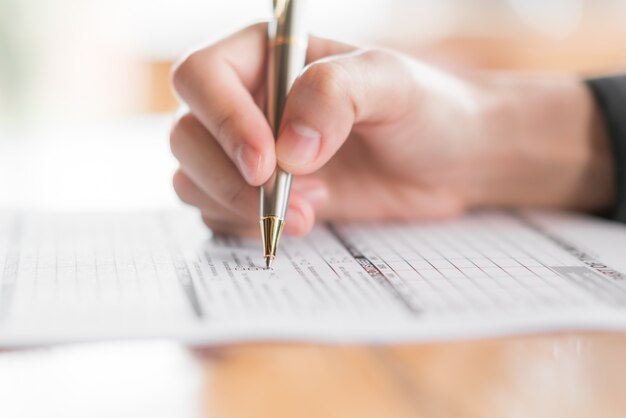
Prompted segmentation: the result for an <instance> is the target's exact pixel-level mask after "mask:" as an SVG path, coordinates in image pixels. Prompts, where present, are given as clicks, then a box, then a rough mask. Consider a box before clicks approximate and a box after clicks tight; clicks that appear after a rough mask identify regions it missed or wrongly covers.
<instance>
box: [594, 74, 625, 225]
mask: <svg viewBox="0 0 626 418" xmlns="http://www.w3.org/2000/svg"><path fill="white" fill-rule="evenodd" d="M586 83H587V85H588V86H589V88H590V89H591V92H592V93H593V96H594V98H595V101H596V104H597V106H598V109H599V110H600V113H601V114H602V116H603V118H604V122H605V125H606V128H607V134H608V136H609V142H610V145H611V148H612V151H613V158H614V163H615V185H616V206H615V210H614V212H613V214H612V217H613V218H614V219H616V220H618V221H622V222H626V74H625V75H615V76H610V77H602V78H593V79H589V80H586Z"/></svg>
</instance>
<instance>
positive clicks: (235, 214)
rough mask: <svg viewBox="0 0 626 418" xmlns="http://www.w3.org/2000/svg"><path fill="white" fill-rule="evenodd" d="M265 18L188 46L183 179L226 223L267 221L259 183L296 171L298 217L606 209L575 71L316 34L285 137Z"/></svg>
mask: <svg viewBox="0 0 626 418" xmlns="http://www.w3.org/2000/svg"><path fill="white" fill-rule="evenodd" d="M265 42H266V25H265V24H259V25H255V26H252V27H249V28H247V29H244V30H243V31H241V32H239V33H236V34H234V35H233V36H231V37H229V38H226V39H224V40H222V41H220V42H218V43H217V44H215V45H212V46H210V47H208V48H205V49H202V50H200V51H197V52H195V53H193V54H191V55H190V56H189V57H187V58H186V59H185V60H184V61H183V62H182V63H181V64H180V65H179V66H178V67H177V69H176V70H175V73H174V86H175V88H176V90H177V92H178V94H179V95H180V97H181V98H182V99H183V100H184V101H185V102H186V103H187V104H188V106H189V108H190V112H189V114H187V115H185V116H183V117H182V118H181V119H180V120H179V121H178V122H177V124H176V125H175V126H174V128H173V130H172V133H171V148H172V152H173V153H174V155H175V156H176V158H177V159H178V160H179V161H180V169H179V171H178V172H177V173H176V174H175V176H174V187H175V189H176V192H177V193H178V195H179V196H180V198H181V199H182V200H183V201H185V202H187V203H189V204H192V205H195V206H197V207H198V208H200V210H201V212H202V216H203V219H204V221H205V223H206V224H207V225H208V226H209V227H210V228H212V229H214V230H216V231H219V232H228V233H237V234H249V233H258V230H259V226H258V205H259V203H258V200H259V197H258V186H259V185H261V184H263V183H264V182H265V181H266V180H267V179H268V178H269V177H270V176H271V174H272V172H273V170H274V168H275V166H276V164H278V165H280V166H281V167H282V168H283V169H285V170H287V171H289V172H291V173H293V174H294V176H295V178H294V183H293V189H292V194H291V199H290V204H289V209H288V214H287V220H286V223H285V231H286V232H287V233H290V234H296V235H302V234H306V233H307V232H308V231H310V229H311V228H312V226H313V224H314V222H315V219H316V218H317V219H324V220H337V219H350V220H386V219H421V218H442V217H450V216H454V215H457V214H459V213H461V212H462V211H463V210H465V209H466V208H472V207H481V206H552V207H566V208H577V209H587V210H592V209H602V208H606V207H607V206H608V205H610V202H611V199H612V193H611V190H612V184H611V171H610V170H611V166H610V155H609V153H608V150H607V147H606V144H605V143H606V140H605V139H604V137H603V135H602V130H601V126H600V124H599V123H597V121H596V120H597V118H596V117H595V116H594V112H593V106H592V102H591V99H590V97H589V94H588V93H587V92H586V90H585V89H584V87H582V86H581V85H580V83H579V82H577V81H576V80H574V79H570V78H560V77H559V78H550V79H543V78H533V77H530V78H529V77H525V78H524V77H521V78H520V77H519V76H517V77H507V76H493V77H488V76H483V75H477V74H464V75H454V74H452V73H446V72H444V71H442V70H439V69H436V68H434V67H431V66H428V65H425V64H423V63H420V62H419V61H417V60H414V59H412V58H409V57H406V56H403V55H401V54H397V53H394V52H389V51H383V50H360V49H356V48H354V47H351V46H348V45H345V44H341V43H337V42H333V41H329V40H324V39H320V38H315V37H311V38H310V42H309V49H308V53H307V62H309V63H310V64H309V65H308V67H307V68H306V69H305V71H304V72H303V73H302V74H301V76H300V77H299V78H298V79H297V80H296V81H295V83H294V85H293V87H292V89H291V91H290V93H289V97H288V99H287V103H286V106H285V111H284V114H283V121H282V124H281V128H280V134H279V137H278V139H277V141H276V143H275V142H274V138H273V135H272V132H271V130H270V127H269V125H268V123H267V121H266V119H265V116H264V114H263V110H262V108H263V103H264V98H265V71H264V52H265V50H266V46H265Z"/></svg>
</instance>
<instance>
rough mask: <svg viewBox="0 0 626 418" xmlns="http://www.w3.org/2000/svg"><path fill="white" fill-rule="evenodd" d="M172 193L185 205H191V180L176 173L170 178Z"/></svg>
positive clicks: (182, 174) (180, 173)
mask: <svg viewBox="0 0 626 418" xmlns="http://www.w3.org/2000/svg"><path fill="white" fill-rule="evenodd" d="M172 185H173V186H174V191H175V192H176V195H177V196H178V198H179V199H180V200H182V201H183V202H185V203H188V204H192V201H193V198H192V196H193V190H192V189H193V187H192V184H191V180H190V179H189V177H187V176H186V175H185V174H184V173H183V172H182V171H180V170H179V171H177V172H176V173H175V174H174V177H173V178H172Z"/></svg>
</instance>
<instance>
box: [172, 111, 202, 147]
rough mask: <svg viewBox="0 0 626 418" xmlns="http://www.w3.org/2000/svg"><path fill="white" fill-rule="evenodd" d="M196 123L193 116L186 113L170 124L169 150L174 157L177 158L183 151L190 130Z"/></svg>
mask: <svg viewBox="0 0 626 418" xmlns="http://www.w3.org/2000/svg"><path fill="white" fill-rule="evenodd" d="M197 123H198V122H197V121H196V118H195V116H193V115H192V114H191V113H187V114H185V115H184V116H182V117H180V118H179V119H178V120H177V121H176V122H175V123H174V125H173V126H172V129H171V130H170V150H171V151H172V154H173V155H174V156H175V157H176V158H179V156H180V155H181V154H182V153H183V150H184V149H185V148H186V145H187V143H188V141H189V139H188V137H189V134H190V131H191V129H192V128H193V126H194V125H196V124H197Z"/></svg>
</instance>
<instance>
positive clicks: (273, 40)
mask: <svg viewBox="0 0 626 418" xmlns="http://www.w3.org/2000/svg"><path fill="white" fill-rule="evenodd" d="M304 1H305V0H273V6H274V17H273V19H272V21H271V22H270V24H269V25H268V32H267V35H268V36H267V39H268V45H267V48H268V56H267V106H266V116H267V119H268V121H269V124H270V126H271V128H272V132H273V133H274V138H278V130H279V129H280V121H281V118H282V114H283V109H284V107H285V101H286V99H287V93H288V92H289V89H290V88H291V85H292V84H293V82H294V80H295V79H296V77H297V76H298V75H299V74H300V72H301V71H302V69H303V68H304V64H305V59H306V48H307V41H308V39H307V34H306V31H305V30H304V24H303V23H304V22H303V21H302V20H303V18H304V16H303V15H304V13H303V10H302V7H303V6H304ZM290 190H291V174H289V173H287V172H286V171H283V170H282V169H280V167H276V170H275V171H274V174H273V175H272V177H271V178H270V179H269V180H268V181H267V182H266V183H265V184H264V185H262V186H261V190H260V195H261V210H260V212H261V213H260V217H261V221H260V223H261V237H262V239H263V256H264V258H265V266H266V267H267V268H270V267H271V265H272V261H274V258H275V257H276V250H277V248H278V241H279V240H280V235H281V233H282V230H283V224H284V223H285V215H286V213H287V206H288V203H289V192H290Z"/></svg>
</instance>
